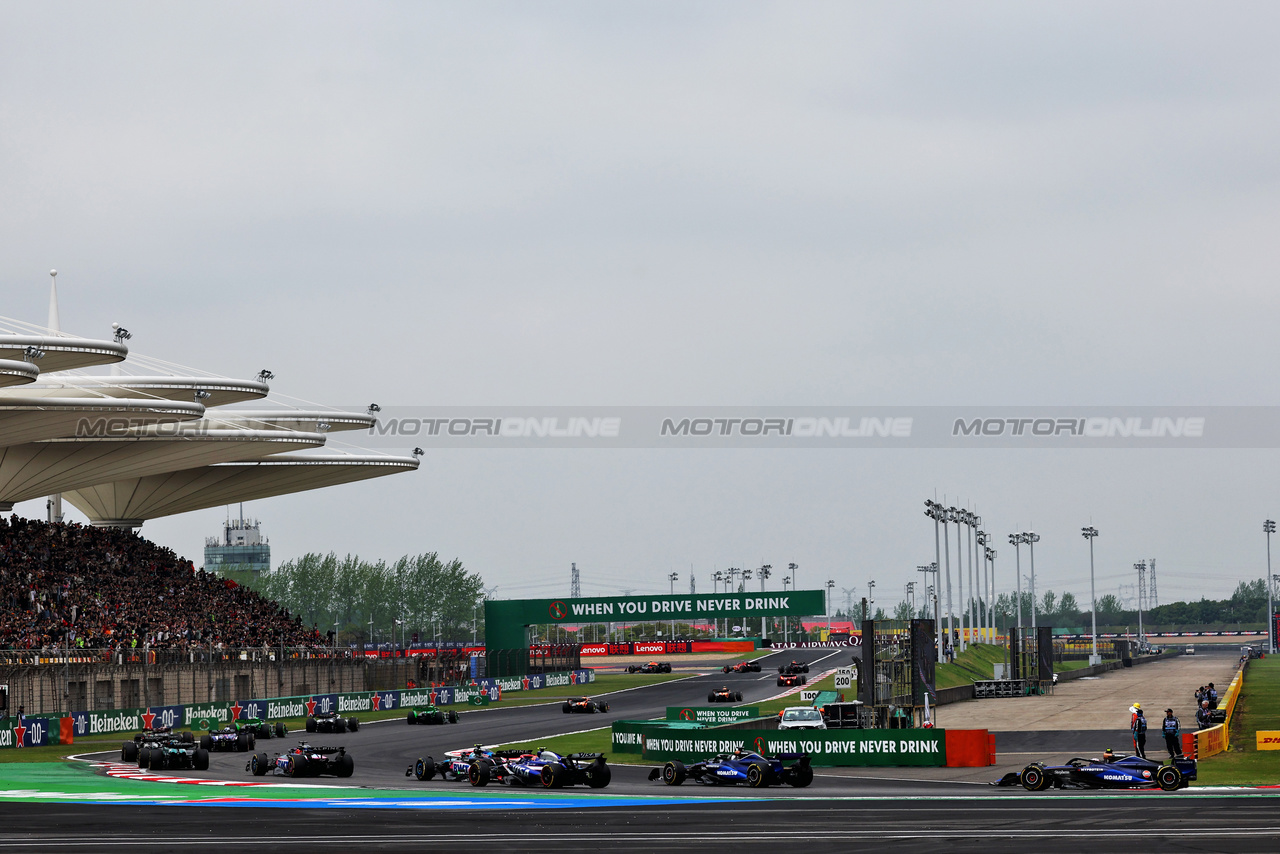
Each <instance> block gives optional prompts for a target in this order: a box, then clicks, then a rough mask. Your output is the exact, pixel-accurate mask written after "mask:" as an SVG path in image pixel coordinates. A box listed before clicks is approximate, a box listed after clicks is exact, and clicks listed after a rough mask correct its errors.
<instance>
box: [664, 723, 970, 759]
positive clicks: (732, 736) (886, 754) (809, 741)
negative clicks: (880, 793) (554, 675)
mask: <svg viewBox="0 0 1280 854" xmlns="http://www.w3.org/2000/svg"><path fill="white" fill-rule="evenodd" d="M740 749H745V750H753V751H755V752H757V753H760V754H763V755H773V754H775V753H808V754H809V758H810V761H811V762H812V763H813V764H814V765H820V766H827V767H832V766H872V765H878V766H890V767H893V766H904V765H932V766H942V765H946V764H947V747H946V732H945V731H944V730H936V729H935V730H856V731H855V730H850V731H844V730H825V731H823V730H807V731H805V732H803V733H802V732H790V733H789V732H786V731H779V730H751V729H743V730H724V731H715V732H671V731H667V732H662V733H645V734H644V744H643V745H642V747H641V758H643V759H644V761H646V762H668V761H670V760H672V759H674V760H677V761H680V762H685V763H688V762H698V761H701V760H703V759H706V758H707V757H709V756H714V755H715V754H717V753H733V752H734V751H735V750H740Z"/></svg>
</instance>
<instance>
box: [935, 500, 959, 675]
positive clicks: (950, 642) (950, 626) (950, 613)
mask: <svg viewBox="0 0 1280 854" xmlns="http://www.w3.org/2000/svg"><path fill="white" fill-rule="evenodd" d="M939 510H941V512H942V513H943V514H944V515H943V519H942V522H943V525H942V545H943V549H942V554H943V556H944V559H945V566H946V569H947V647H948V648H949V649H951V650H952V651H953V652H954V650H955V637H956V618H955V611H954V610H953V606H952V601H951V543H950V542H949V539H950V536H951V535H950V534H949V533H948V532H949V531H950V530H951V529H950V528H948V527H947V524H948V523H949V522H951V514H952V513H953V512H954V508H952V509H943V508H939Z"/></svg>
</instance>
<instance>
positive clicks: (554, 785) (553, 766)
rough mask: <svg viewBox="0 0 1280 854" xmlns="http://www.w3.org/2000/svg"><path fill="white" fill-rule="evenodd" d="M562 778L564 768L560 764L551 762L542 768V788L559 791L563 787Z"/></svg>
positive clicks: (563, 776)
mask: <svg viewBox="0 0 1280 854" xmlns="http://www.w3.org/2000/svg"><path fill="white" fill-rule="evenodd" d="M564 778H565V771H564V766H563V765H561V764H560V763H558V762H551V763H549V764H547V765H543V766H542V788H544V789H559V788H560V787H561V786H563V785H564Z"/></svg>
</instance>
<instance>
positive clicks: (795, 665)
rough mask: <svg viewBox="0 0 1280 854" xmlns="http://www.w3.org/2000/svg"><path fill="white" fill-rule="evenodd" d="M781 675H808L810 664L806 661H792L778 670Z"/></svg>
mask: <svg viewBox="0 0 1280 854" xmlns="http://www.w3.org/2000/svg"><path fill="white" fill-rule="evenodd" d="M778 672H779V673H808V672H809V664H808V662H805V661H792V662H791V663H790V664H784V665H782V666H781V667H779V668H778Z"/></svg>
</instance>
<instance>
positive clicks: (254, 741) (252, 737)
mask: <svg viewBox="0 0 1280 854" xmlns="http://www.w3.org/2000/svg"><path fill="white" fill-rule="evenodd" d="M257 746H258V734H257V733H255V732H250V733H249V749H250V750H253V749H254V748H255V747H257Z"/></svg>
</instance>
